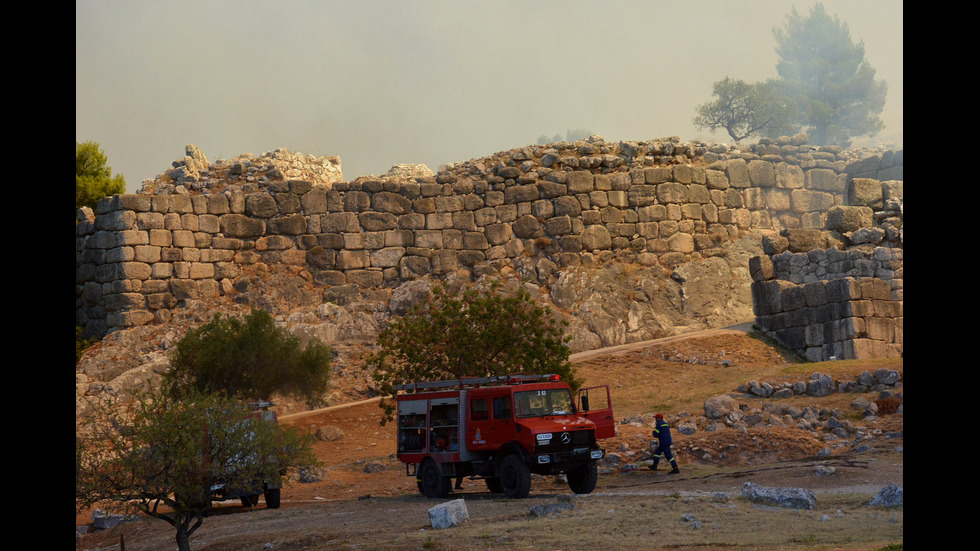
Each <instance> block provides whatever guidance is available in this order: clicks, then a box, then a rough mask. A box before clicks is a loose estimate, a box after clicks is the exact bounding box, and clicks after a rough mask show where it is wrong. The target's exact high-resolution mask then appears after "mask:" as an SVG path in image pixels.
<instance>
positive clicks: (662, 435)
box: [651, 413, 681, 474]
mask: <svg viewBox="0 0 980 551" xmlns="http://www.w3.org/2000/svg"><path fill="white" fill-rule="evenodd" d="M655 417H656V419H657V422H656V423H655V424H654V426H653V436H654V438H656V439H657V441H658V443H659V445H658V446H657V453H656V454H655V455H654V456H653V467H651V468H652V469H653V470H657V466H658V465H659V464H660V459H661V457H662V458H664V459H666V460H667V461H669V462H670V466H671V467H673V470H671V471H670V474H674V473H679V472H681V471H680V469H678V468H677V459H675V458H674V452H673V451H671V449H670V445H671V444H672V443H673V441H672V440H671V438H670V425H668V424H667V422H666V421H664V416H663V414H662V413H658V414H657V415H656V416H655Z"/></svg>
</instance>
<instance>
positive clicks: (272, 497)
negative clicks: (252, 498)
mask: <svg viewBox="0 0 980 551" xmlns="http://www.w3.org/2000/svg"><path fill="white" fill-rule="evenodd" d="M256 497H258V496H256ZM281 500H282V491H281V490H280V489H279V488H272V489H269V490H266V491H265V506H266V507H268V508H269V509H278V508H279V503H280V501H281Z"/></svg>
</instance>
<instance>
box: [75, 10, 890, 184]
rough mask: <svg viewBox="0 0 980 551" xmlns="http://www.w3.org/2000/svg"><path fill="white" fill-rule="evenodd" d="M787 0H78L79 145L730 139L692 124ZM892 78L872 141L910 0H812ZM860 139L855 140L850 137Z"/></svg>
mask: <svg viewBox="0 0 980 551" xmlns="http://www.w3.org/2000/svg"><path fill="white" fill-rule="evenodd" d="M813 4H814V2H813V1H812V0H810V1H797V0H684V1H680V2H678V1H676V0H670V1H663V0H636V1H633V0H628V1H627V0H607V1H603V2H600V1H585V0H561V1H559V0H537V1H535V0H521V1H516V0H484V1H469V0H455V1H450V0H399V1H395V0H375V1H369V0H276V1H273V0H264V1H259V0H165V1H161V0H153V1H150V0H76V2H75V140H76V141H90V140H91V141H96V142H98V143H99V144H100V145H101V146H102V148H103V150H104V151H105V153H106V154H107V155H108V157H109V165H110V166H111V167H112V169H113V172H115V173H117V174H122V175H123V176H125V178H126V182H127V187H128V190H129V191H135V190H137V189H139V187H140V186H141V183H142V180H143V179H144V178H152V177H155V176H156V175H157V174H159V173H162V172H164V171H166V170H167V169H168V168H170V166H171V163H172V162H173V161H175V160H177V159H181V158H183V156H184V146H185V145H187V144H191V143H192V144H195V145H197V146H198V147H199V148H200V149H201V150H202V151H203V152H204V154H205V155H206V156H207V158H208V160H210V161H214V160H217V159H219V158H233V157H235V156H237V155H240V154H242V153H254V154H256V155H259V154H262V153H265V152H267V151H271V150H273V149H276V148H278V147H285V148H287V149H289V150H290V151H301V152H304V153H310V154H314V155H340V157H341V161H342V163H343V171H344V179H345V180H353V179H354V178H356V177H358V176H362V175H366V174H383V173H385V172H387V171H388V169H389V168H391V166H392V165H395V164H398V163H425V164H426V165H428V166H429V167H430V168H432V169H433V170H435V169H437V168H438V167H439V165H441V164H444V163H448V162H456V161H466V160H469V159H472V158H477V157H482V156H485V155H491V154H493V153H496V152H498V151H502V150H506V149H511V148H514V147H521V146H524V145H529V144H533V143H535V142H536V140H537V138H538V136H540V135H542V134H545V135H548V136H554V135H555V134H561V135H562V136H564V134H565V132H566V131H567V130H569V129H586V130H591V131H592V132H593V133H596V134H599V135H602V136H603V137H605V138H606V140H645V139H652V138H658V137H663V136H680V138H681V139H683V140H692V139H704V140H708V141H716V142H727V141H729V138H728V136H727V134H723V133H722V134H715V135H711V134H709V133H706V132H699V131H697V130H696V129H695V128H694V127H693V125H692V124H691V118H692V117H693V116H694V110H695V108H696V107H697V106H698V105H699V104H702V103H705V102H707V101H710V100H711V99H712V97H711V87H712V84H713V83H714V82H715V81H718V80H721V79H722V78H724V77H726V76H731V77H733V78H738V79H742V80H745V81H748V82H755V81H759V80H763V79H767V78H771V77H775V76H777V75H776V61H777V56H776V53H775V40H774V38H773V33H772V30H773V28H775V27H783V26H784V25H785V22H786V17H787V15H789V14H790V13H791V10H792V8H793V7H794V6H795V7H796V8H797V10H798V11H799V12H801V13H803V14H806V13H809V11H810V8H811V7H812V6H813ZM822 4H823V5H824V8H825V9H826V11H827V12H828V13H830V14H831V15H836V16H837V17H839V18H840V19H841V20H842V21H843V22H845V23H847V25H848V27H849V29H850V33H851V38H852V40H853V41H854V42H860V41H863V42H864V46H865V58H866V59H867V60H868V61H869V62H870V63H871V65H872V66H873V67H874V68H875V70H876V76H877V78H879V79H883V80H885V81H886V82H887V83H888V99H887V102H886V105H885V110H884V112H883V113H882V118H883V120H884V121H885V129H884V131H883V132H882V133H881V134H880V135H879V136H878V137H877V138H876V140H875V141H881V142H888V143H896V144H901V143H902V133H903V121H902V111H903V105H902V97H903V73H902V66H903V49H902V45H903V2H902V1H901V0H859V1H857V0H824V1H823V2H822ZM855 144H856V145H864V142H861V141H858V140H856V141H855Z"/></svg>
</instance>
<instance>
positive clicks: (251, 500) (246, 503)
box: [241, 494, 259, 507]
mask: <svg viewBox="0 0 980 551" xmlns="http://www.w3.org/2000/svg"><path fill="white" fill-rule="evenodd" d="M241 500H242V507H255V506H256V505H258V504H259V494H252V495H244V496H242V497H241Z"/></svg>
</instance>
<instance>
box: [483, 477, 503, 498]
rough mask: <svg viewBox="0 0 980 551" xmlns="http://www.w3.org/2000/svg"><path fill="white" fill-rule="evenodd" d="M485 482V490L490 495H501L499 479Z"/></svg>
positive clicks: (490, 479) (501, 488)
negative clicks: (488, 491)
mask: <svg viewBox="0 0 980 551" xmlns="http://www.w3.org/2000/svg"><path fill="white" fill-rule="evenodd" d="M485 480H486V482H487V489H488V490H490V493H491V494H500V493H503V491H504V487H503V485H502V484H500V479H499V478H487V479H485Z"/></svg>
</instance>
